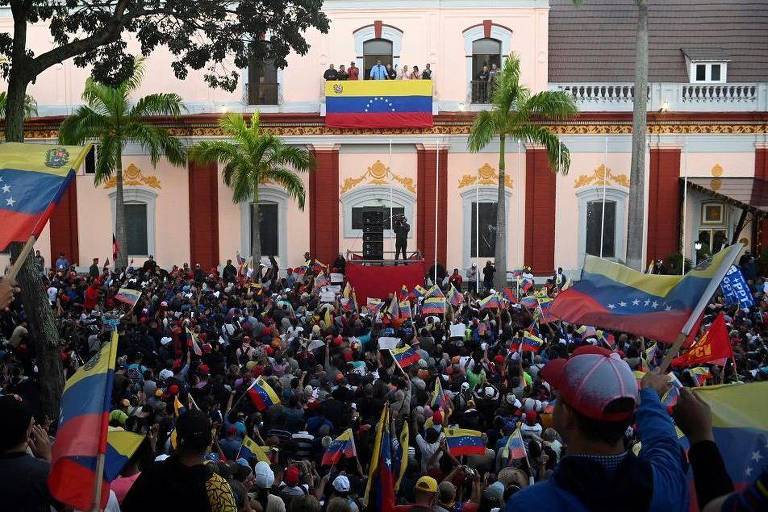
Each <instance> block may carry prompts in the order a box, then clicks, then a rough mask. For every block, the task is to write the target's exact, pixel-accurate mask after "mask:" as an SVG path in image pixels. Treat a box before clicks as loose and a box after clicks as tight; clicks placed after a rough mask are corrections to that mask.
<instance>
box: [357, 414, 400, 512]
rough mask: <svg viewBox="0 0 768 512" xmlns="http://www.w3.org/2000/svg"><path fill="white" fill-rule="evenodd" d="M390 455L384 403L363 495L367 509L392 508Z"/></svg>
mask: <svg viewBox="0 0 768 512" xmlns="http://www.w3.org/2000/svg"><path fill="white" fill-rule="evenodd" d="M392 455H393V453H392V433H391V431H390V416H389V405H388V404H385V405H384V408H383V409H382V410H381V418H380V419H379V423H378V425H376V438H375V440H374V443H373V454H372V455H371V467H370V469H369V470H368V483H367V484H366V486H365V496H364V497H363V504H364V505H365V507H366V509H367V510H379V511H382V512H391V511H392V510H393V509H394V506H395V491H394V489H395V488H394V485H395V480H394V475H393V472H392Z"/></svg>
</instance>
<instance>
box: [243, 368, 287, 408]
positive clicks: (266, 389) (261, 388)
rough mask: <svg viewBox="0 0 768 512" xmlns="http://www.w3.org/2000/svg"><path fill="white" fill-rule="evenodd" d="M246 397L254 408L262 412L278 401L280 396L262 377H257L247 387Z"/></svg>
mask: <svg viewBox="0 0 768 512" xmlns="http://www.w3.org/2000/svg"><path fill="white" fill-rule="evenodd" d="M248 398H250V399H251V403H252V404H253V406H254V407H256V409H258V410H259V411H261V412H263V411H266V410H267V409H269V408H270V407H272V406H273V405H278V404H279V403H280V397H278V396H277V393H275V391H274V390H273V389H272V386H270V385H269V384H268V383H267V381H266V380H264V378H263V377H259V378H257V379H256V380H255V381H253V384H251V386H250V387H249V388H248Z"/></svg>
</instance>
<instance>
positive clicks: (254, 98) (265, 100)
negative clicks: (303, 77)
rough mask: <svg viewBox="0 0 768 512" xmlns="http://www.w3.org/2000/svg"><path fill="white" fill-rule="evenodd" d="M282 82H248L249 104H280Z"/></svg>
mask: <svg viewBox="0 0 768 512" xmlns="http://www.w3.org/2000/svg"><path fill="white" fill-rule="evenodd" d="M279 92H280V84H276V83H274V84H273V83H263V82H262V83H255V84H251V83H249V84H248V104H249V105H278V104H279V99H280V94H279Z"/></svg>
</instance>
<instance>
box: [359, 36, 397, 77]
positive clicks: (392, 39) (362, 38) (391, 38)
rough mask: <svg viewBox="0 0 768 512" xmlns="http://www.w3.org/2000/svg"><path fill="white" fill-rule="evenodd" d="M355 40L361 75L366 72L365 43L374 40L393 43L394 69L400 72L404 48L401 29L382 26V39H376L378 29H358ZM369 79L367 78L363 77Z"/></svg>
mask: <svg viewBox="0 0 768 512" xmlns="http://www.w3.org/2000/svg"><path fill="white" fill-rule="evenodd" d="M353 35H354V38H355V65H356V66H357V68H358V69H359V70H360V72H361V73H364V72H365V68H364V67H363V57H364V55H363V43H364V42H366V41H370V40H372V39H386V40H387V41H390V42H391V43H392V67H393V68H395V69H397V70H398V71H399V70H400V52H401V51H402V48H403V31H402V30H400V29H399V28H396V27H392V26H389V25H382V26H381V37H376V27H375V26H374V25H368V26H366V27H363V28H361V29H358V30H357V32H355V33H354V34H353ZM363 78H367V77H362V78H361V79H363Z"/></svg>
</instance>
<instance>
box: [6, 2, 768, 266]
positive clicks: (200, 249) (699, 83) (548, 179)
mask: <svg viewBox="0 0 768 512" xmlns="http://www.w3.org/2000/svg"><path fill="white" fill-rule="evenodd" d="M649 3H650V13H651V14H650V72H649V87H648V91H647V94H648V141H647V149H646V151H647V152H648V155H647V159H646V160H647V172H646V191H647V212H648V214H647V215H648V218H647V222H646V225H647V234H646V235H647V236H646V243H645V254H646V260H650V259H657V258H664V257H666V256H668V255H670V254H673V253H677V252H681V251H682V252H683V253H684V254H685V255H686V256H688V257H690V258H694V257H695V254H694V252H695V249H694V242H695V241H700V242H701V245H702V249H701V251H702V252H706V251H713V250H716V249H718V248H719V247H720V246H721V245H722V244H724V243H726V242H730V241H731V240H741V241H743V242H744V243H746V244H747V245H748V246H751V247H752V248H753V250H755V251H761V250H762V247H763V245H762V244H764V243H765V242H768V222H763V218H764V217H765V215H766V213H768V193H767V192H766V187H767V186H768V185H766V183H768V181H763V180H768V135H767V133H766V132H768V113H767V112H766V111H767V110H768V38H767V37H766V33H768V4H766V3H765V2H754V1H748V0H712V1H710V2H707V3H706V5H702V4H701V3H700V2H694V1H692V0H664V1H662V0H650V1H649ZM324 9H325V11H326V12H327V14H328V16H329V18H330V20H331V28H330V32H329V33H328V34H325V35H323V34H320V33H318V32H310V33H308V34H307V38H308V40H309V42H310V43H311V49H310V51H309V54H308V55H306V56H304V57H299V56H291V57H289V59H288V66H287V67H286V68H285V69H275V68H274V66H272V65H271V64H270V63H269V62H263V63H259V62H254V63H252V65H251V66H250V67H249V69H243V70H240V74H241V77H242V79H243V80H242V84H241V87H240V89H239V90H238V91H236V92H234V93H227V92H224V91H221V90H214V89H210V88H208V87H206V86H205V85H204V82H203V80H202V78H201V75H200V74H199V73H194V72H190V74H189V77H188V79H187V80H185V81H179V80H177V79H176V78H175V77H174V76H173V75H172V73H171V71H170V67H169V58H168V55H167V54H164V53H163V52H157V53H154V54H153V55H152V56H151V57H150V58H149V60H148V62H147V66H148V73H147V76H148V79H147V80H146V81H145V83H144V89H143V90H142V91H141V94H145V93H150V92H167V91H174V92H178V93H179V94H181V96H182V97H183V98H184V100H185V103H186V105H187V109H188V112H187V113H186V114H185V115H184V116H183V117H182V118H181V119H178V120H173V121H163V122H167V123H168V124H170V125H171V126H172V127H173V130H174V131H175V132H176V133H177V134H178V135H179V136H181V137H183V138H184V140H185V141H186V142H188V143H189V144H192V143H194V142H196V141H199V140H202V139H206V138H216V137H220V136H221V134H220V132H219V130H218V129H217V125H216V122H217V118H218V116H219V115H221V114H222V113H224V112H242V113H244V114H248V115H249V113H251V112H255V111H259V112H261V114H262V120H263V123H264V124H265V126H266V127H267V128H268V129H269V130H271V131H272V132H274V133H276V134H278V135H280V136H282V137H284V138H285V140H286V141H287V142H288V143H290V144H296V145H304V146H307V147H309V148H310V149H311V150H312V151H313V152H314V154H315V156H316V162H317V165H316V170H315V171H314V172H313V173H311V174H308V175H306V176H305V177H304V180H305V185H306V189H307V194H308V198H307V207H306V208H305V209H304V210H303V211H302V210H300V209H299V208H298V206H297V204H296V203H295V202H293V201H291V200H289V199H288V198H287V196H286V195H285V194H284V193H283V191H281V190H280V189H279V188H275V187H272V186H270V185H266V186H265V187H264V190H263V192H262V194H261V202H262V208H261V210H262V212H263V215H262V219H261V222H262V228H261V233H262V243H263V248H264V253H265V254H273V255H275V256H276V257H277V258H278V260H279V262H280V264H281V267H285V266H297V265H300V264H301V263H302V262H303V254H304V252H305V251H309V252H310V253H311V254H312V255H313V256H315V257H317V258H318V259H320V260H321V261H326V262H328V261H332V260H333V259H334V258H335V257H336V256H337V255H338V254H339V253H342V254H346V253H347V252H348V251H352V252H360V251H361V249H362V225H361V224H362V220H361V219H362V214H363V212H365V211H370V210H376V209H381V210H389V209H390V208H391V209H393V210H394V211H395V212H396V213H403V214H405V216H406V217H407V218H408V220H409V222H410V225H411V232H410V235H409V236H410V239H409V250H416V249H418V250H419V251H421V252H422V254H423V255H424V257H425V259H426V260H427V261H431V260H433V259H434V258H435V257H436V258H437V260H438V261H440V262H441V263H443V264H444V265H445V266H446V267H447V268H448V269H449V271H450V270H451V269H453V268H460V269H465V268H467V267H469V266H470V265H471V264H472V263H478V265H483V264H484V262H485V260H486V259H488V257H490V256H492V255H493V251H494V243H495V238H494V225H495V201H496V194H497V190H496V186H497V185H496V184H497V176H498V174H497V165H498V146H497V145H496V144H490V145H489V146H488V147H487V148H486V149H485V150H483V151H482V152H480V153H476V154H472V153H470V152H469V151H468V150H467V136H468V133H469V129H470V126H471V124H472V121H473V118H474V115H475V113H476V112H477V111H480V110H483V109H487V108H489V107H488V105H487V104H486V102H487V99H488V94H487V92H488V91H487V87H488V82H487V81H485V80H484V79H483V78H484V73H483V66H486V65H487V66H489V67H492V65H494V64H495V65H497V66H501V65H502V63H503V61H504V59H505V58H506V56H507V55H509V54H510V52H514V53H515V54H517V55H518V56H519V58H520V61H521V67H522V80H523V81H524V82H525V84H526V85H527V86H528V87H530V88H531V89H532V90H534V91H541V90H545V89H555V90H565V91H568V92H570V93H571V94H573V96H574V98H575V100H576V102H577V104H578V106H579V108H580V110H581V113H580V114H579V115H578V116H577V117H576V118H574V119H572V120H570V121H568V122H565V123H562V124H559V125H557V126H554V127H553V128H554V129H555V130H556V131H557V132H558V133H559V134H560V136H561V137H562V139H563V141H564V142H565V144H567V146H568V147H569V149H570V152H571V157H572V163H571V167H570V172H569V173H568V174H567V175H565V176H555V175H554V174H552V173H551V172H550V171H549V169H548V164H547V158H546V154H545V153H544V151H543V150H542V149H541V148H538V147H530V146H526V145H524V144H519V143H517V142H516V141H512V142H511V143H508V144H507V151H508V153H507V155H506V163H507V173H508V174H507V180H506V183H505V186H506V197H507V226H508V238H507V239H508V245H507V247H506V251H507V257H508V260H509V267H510V268H515V267H521V266H523V265H530V266H532V267H533V269H534V272H535V273H537V274H540V275H545V274H549V273H551V272H553V270H554V269H555V268H557V267H563V268H564V269H565V270H566V271H570V270H575V269H578V268H579V266H580V265H581V262H582V259H583V256H584V254H586V253H591V254H597V255H600V254H602V256H604V257H607V258H613V259H616V260H623V257H624V254H625V250H626V240H625V236H626V227H627V226H626V223H627V201H628V191H629V187H630V186H631V184H630V182H629V167H630V147H631V116H632V112H631V111H632V100H633V96H634V94H636V91H634V90H633V86H632V80H633V65H634V43H633V41H634V23H635V13H636V10H635V8H634V1H633V0H589V1H587V2H585V5H584V6H582V7H580V8H576V7H574V6H572V4H571V2H570V1H569V0H486V1H484V2H477V1H475V0H407V1H405V0H387V1H383V0H366V1H361V0H326V1H325V5H324ZM0 23H3V24H5V26H6V27H8V26H11V24H12V19H11V17H10V14H9V12H8V10H7V8H6V9H3V10H0ZM32 30H33V31H37V32H38V36H39V37H34V36H33V37H30V40H32V41H38V42H39V43H38V44H39V46H40V48H36V50H41V49H43V48H44V46H45V45H46V44H47V43H46V42H47V41H48V39H49V36H48V34H47V32H46V29H45V28H44V27H34V28H33V29H32ZM377 59H378V60H381V61H382V62H383V63H384V64H387V63H391V64H393V65H394V66H396V67H397V68H398V69H402V68H403V67H404V66H408V67H409V69H410V68H412V67H413V66H414V65H416V66H418V67H419V69H420V70H423V69H424V66H425V65H426V64H429V65H430V67H431V69H432V71H433V74H432V126H430V127H422V128H398V129H370V128H355V129H347V128H334V127H330V126H328V125H327V123H326V111H327V107H328V105H327V104H326V97H325V82H324V80H323V73H324V71H325V70H326V69H327V68H328V66H329V64H334V65H336V67H338V66H339V65H340V64H344V65H347V66H348V65H349V63H350V62H355V63H356V66H357V67H358V68H360V69H361V77H362V75H363V74H367V73H368V70H369V69H370V68H371V66H372V65H373V64H374V63H375V61H376V60H377ZM87 73H88V71H87V70H83V69H79V68H77V67H75V66H74V65H73V64H72V63H71V62H64V63H62V64H61V65H60V66H59V67H58V68H54V69H51V70H49V71H48V72H46V74H45V75H44V76H41V77H39V79H38V80H37V82H36V84H34V85H33V86H32V87H31V89H30V91H29V92H30V94H32V95H33V96H34V97H35V99H36V100H37V102H38V107H39V114H40V117H39V118H36V119H33V120H31V121H29V122H28V123H27V127H26V130H27V132H26V137H27V140H28V141H40V142H49V141H53V140H55V139H56V137H57V129H58V126H59V124H60V122H61V120H62V119H63V117H64V116H65V115H66V114H67V113H69V112H72V110H73V109H74V108H75V107H76V105H77V104H78V102H79V95H80V92H81V90H82V86H83V83H84V80H85V78H86V76H87ZM644 93H645V92H644ZM95 150H96V151H98V147H97V148H96V149H95ZM123 158H124V161H123V166H124V168H125V169H126V200H127V202H128V222H129V226H128V233H129V241H128V250H129V253H130V254H131V257H132V258H133V259H134V260H135V262H136V263H137V264H138V263H140V262H141V261H142V260H143V259H144V258H146V257H148V255H150V254H151V255H154V257H155V258H156V259H157V261H158V262H159V263H160V264H161V265H163V266H170V265H173V264H181V263H184V262H189V263H190V264H193V265H194V264H196V263H200V264H202V265H203V266H204V267H210V266H213V265H218V264H221V263H222V262H224V261H225V260H226V259H228V258H232V259H234V256H235V254H236V252H237V251H239V252H240V253H241V254H244V255H245V254H248V252H249V247H250V240H249V238H250V226H251V222H253V219H252V217H251V209H250V205H249V204H245V203H243V204H234V203H233V202H232V195H231V192H230V190H229V189H227V187H226V186H225V185H224V184H223V183H222V180H221V175H220V173H219V171H218V169H217V167H216V166H215V165H211V166H200V165H193V164H190V165H189V166H188V167H187V168H178V167H173V166H171V165H169V164H168V163H167V162H161V163H160V164H159V165H158V166H157V167H153V166H152V165H151V163H150V160H149V157H148V155H146V154H144V153H143V152H142V151H141V149H140V148H138V147H128V148H127V149H126V151H125V155H124V157H123ZM92 164H93V162H92V160H91V161H89V162H86V164H85V165H84V166H83V168H82V169H80V171H79V174H78V177H77V180H76V184H75V186H73V187H72V188H71V190H70V191H69V192H68V194H67V195H66V197H65V198H64V200H63V201H62V203H61V204H60V206H59V207H58V208H57V210H56V212H55V214H54V216H53V218H52V219H51V222H50V225H49V226H48V227H47V228H46V230H45V232H44V233H43V235H42V237H41V239H40V241H39V242H38V244H37V248H38V249H40V250H41V252H42V253H43V254H44V255H45V256H46V259H47V261H48V263H50V262H51V261H53V260H55V258H56V255H57V254H58V253H59V252H64V253H65V254H66V255H67V256H68V257H69V258H70V259H71V260H73V261H74V262H76V263H78V264H79V265H80V266H87V265H88V264H90V261H91V258H93V257H99V258H101V260H102V261H103V260H104V258H106V257H107V256H109V255H111V242H112V232H113V222H114V193H115V188H114V183H111V182H109V183H106V184H104V185H102V186H99V187H95V186H94V184H93V174H92V173H93V167H92ZM476 205H477V206H476ZM384 236H385V250H386V251H394V238H393V235H392V233H391V231H388V230H387V231H385V235H384ZM766 248H768V246H766ZM0 258H5V261H7V255H3V256H0ZM5 261H0V265H5Z"/></svg>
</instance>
